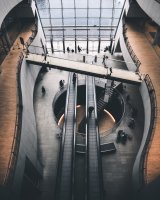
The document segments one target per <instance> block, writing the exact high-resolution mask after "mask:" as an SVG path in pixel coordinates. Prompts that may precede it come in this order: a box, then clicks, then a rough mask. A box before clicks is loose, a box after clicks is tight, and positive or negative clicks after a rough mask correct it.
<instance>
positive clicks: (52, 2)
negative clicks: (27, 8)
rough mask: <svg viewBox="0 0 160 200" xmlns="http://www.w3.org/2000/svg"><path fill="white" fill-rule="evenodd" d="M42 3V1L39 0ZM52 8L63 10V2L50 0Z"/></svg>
mask: <svg viewBox="0 0 160 200" xmlns="http://www.w3.org/2000/svg"><path fill="white" fill-rule="evenodd" d="M39 1H40V0H39ZM49 1H50V6H51V8H61V0H54V1H53V0H49Z"/></svg>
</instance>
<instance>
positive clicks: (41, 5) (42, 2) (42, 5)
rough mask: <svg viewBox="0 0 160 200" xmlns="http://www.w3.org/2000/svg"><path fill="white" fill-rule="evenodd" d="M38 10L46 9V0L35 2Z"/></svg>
mask: <svg viewBox="0 0 160 200" xmlns="http://www.w3.org/2000/svg"><path fill="white" fill-rule="evenodd" d="M37 5H38V8H48V7H49V6H48V0H37Z"/></svg>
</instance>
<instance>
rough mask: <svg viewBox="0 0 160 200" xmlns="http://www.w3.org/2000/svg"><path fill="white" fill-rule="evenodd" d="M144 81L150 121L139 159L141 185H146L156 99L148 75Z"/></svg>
mask: <svg viewBox="0 0 160 200" xmlns="http://www.w3.org/2000/svg"><path fill="white" fill-rule="evenodd" d="M144 80H145V83H146V85H147V88H148V94H149V96H150V103H151V120H150V127H149V130H148V135H147V139H146V143H145V145H144V148H143V151H142V154H141V158H140V172H143V174H142V175H141V174H140V176H142V177H140V178H141V180H142V184H144V183H147V157H148V153H149V150H150V147H151V143H152V139H153V136H154V132H155V126H156V119H157V99H156V93H155V89H154V86H153V84H152V81H151V79H150V77H149V75H148V74H146V76H145V79H144Z"/></svg>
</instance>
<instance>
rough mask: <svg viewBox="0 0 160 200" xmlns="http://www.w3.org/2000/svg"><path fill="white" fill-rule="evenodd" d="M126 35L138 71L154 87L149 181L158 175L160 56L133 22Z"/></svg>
mask: <svg viewBox="0 0 160 200" xmlns="http://www.w3.org/2000/svg"><path fill="white" fill-rule="evenodd" d="M127 28H128V31H127V36H128V38H129V42H130V44H131V46H132V48H133V51H134V52H135V54H136V55H137V57H138V59H139V60H140V62H141V63H142V64H141V66H140V72H141V73H145V74H149V76H150V78H151V80H152V83H153V85H154V88H155V92H156V97H157V111H158V113H157V124H156V128H155V133H154V137H153V141H152V144H151V148H150V150H149V154H148V157H147V182H151V181H152V180H154V179H155V178H157V177H158V176H160V114H159V109H160V87H159V79H160V58H159V57H158V56H157V54H156V52H155V50H154V49H153V48H152V45H151V43H150V42H149V41H148V40H147V38H146V36H145V34H144V33H143V32H142V31H141V30H142V29H141V28H140V27H138V26H136V25H135V24H133V23H132V24H131V23H128V24H127Z"/></svg>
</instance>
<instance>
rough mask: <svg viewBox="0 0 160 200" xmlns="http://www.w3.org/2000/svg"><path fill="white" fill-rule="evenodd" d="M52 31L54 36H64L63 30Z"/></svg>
mask: <svg viewBox="0 0 160 200" xmlns="http://www.w3.org/2000/svg"><path fill="white" fill-rule="evenodd" d="M52 33H53V36H54V37H55V36H56V37H59V36H61V37H62V36H63V31H52Z"/></svg>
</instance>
